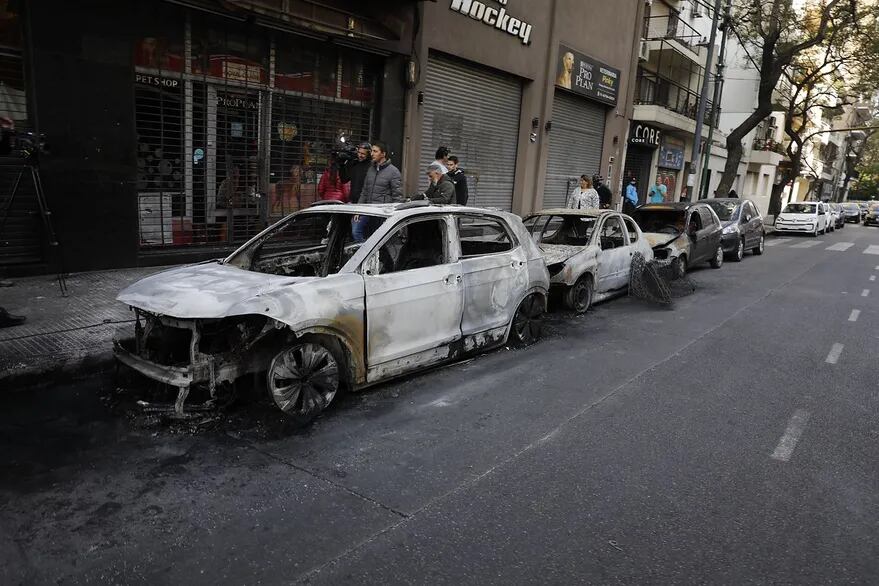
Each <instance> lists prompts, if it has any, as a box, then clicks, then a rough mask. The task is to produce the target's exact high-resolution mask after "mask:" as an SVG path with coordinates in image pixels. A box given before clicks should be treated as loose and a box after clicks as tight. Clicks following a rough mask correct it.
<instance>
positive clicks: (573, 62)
mask: <svg viewBox="0 0 879 586" xmlns="http://www.w3.org/2000/svg"><path fill="white" fill-rule="evenodd" d="M555 85H556V87H561V88H565V89H566V90H571V91H573V92H574V93H577V94H580V95H581V96H586V97H587V98H592V99H593V100H598V101H599V102H602V103H605V104H608V105H610V106H615V105H616V103H617V92H618V91H619V85H620V70H619V69H614V68H613V67H610V66H609V65H605V64H604V63H602V62H601V61H598V60H596V59H593V58H592V57H589V56H587V55H584V54H582V53H579V52H577V51H574V50H573V49H571V48H570V47H566V46H565V45H559V64H558V77H556V81H555Z"/></svg>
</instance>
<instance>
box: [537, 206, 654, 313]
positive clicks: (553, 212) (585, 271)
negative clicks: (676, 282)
mask: <svg viewBox="0 0 879 586" xmlns="http://www.w3.org/2000/svg"><path fill="white" fill-rule="evenodd" d="M524 223H525V227H526V228H527V229H528V231H529V232H531V235H532V237H533V238H534V241H535V242H536V243H537V244H538V245H539V246H540V250H541V252H543V257H544V258H545V259H546V264H547V268H548V269H549V275H550V277H551V282H552V285H553V286H556V287H563V288H564V290H565V304H566V305H567V306H568V307H569V308H571V309H573V310H575V311H578V312H583V311H586V310H587V309H589V306H590V305H591V304H592V303H593V302H595V301H602V300H603V299H606V298H608V297H610V296H612V295H614V294H616V293H620V292H623V291H625V290H626V289H627V287H628V286H629V276H630V274H631V269H632V256H633V255H634V253H636V252H639V253H641V254H642V255H643V256H644V258H645V259H646V260H648V261H649V260H652V259H653V249H652V248H651V247H650V243H648V242H647V239H646V238H644V236H643V235H642V234H641V229H640V228H638V225H637V224H636V223H635V221H634V220H633V219H632V218H630V217H629V216H627V215H625V214H620V213H618V212H614V211H611V210H587V209H583V210H571V209H563V208H560V209H547V210H542V211H539V212H537V213H535V214H532V215H530V216H528V217H526V218H525V220H524Z"/></svg>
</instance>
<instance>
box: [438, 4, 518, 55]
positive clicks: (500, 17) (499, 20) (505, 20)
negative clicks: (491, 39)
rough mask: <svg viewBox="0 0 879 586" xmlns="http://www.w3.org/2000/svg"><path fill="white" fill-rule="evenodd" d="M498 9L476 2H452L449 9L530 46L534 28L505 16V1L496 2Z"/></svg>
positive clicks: (507, 15)
mask: <svg viewBox="0 0 879 586" xmlns="http://www.w3.org/2000/svg"><path fill="white" fill-rule="evenodd" d="M498 4H500V5H501V7H500V8H493V7H491V6H487V5H486V4H485V3H484V2H478V1H477V0H452V4H451V6H449V8H450V9H452V10H454V11H455V12H460V13H461V14H464V15H466V16H469V17H470V18H472V19H473V20H479V21H482V22H483V23H485V24H487V25H488V26H490V27H493V28H496V29H498V30H501V31H504V32H505V33H508V34H511V35H513V36H514V37H518V38H519V39H520V40H521V41H522V44H523V45H530V44H531V31H532V30H533V28H534V27H532V26H531V25H530V24H528V23H526V22H525V21H523V20H519V19H518V18H513V17H512V16H510V15H509V14H507V0H498Z"/></svg>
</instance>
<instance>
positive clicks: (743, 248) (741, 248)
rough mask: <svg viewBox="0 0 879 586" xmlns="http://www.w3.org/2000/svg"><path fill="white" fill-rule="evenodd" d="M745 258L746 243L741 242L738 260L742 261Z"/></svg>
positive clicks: (737, 252) (737, 253)
mask: <svg viewBox="0 0 879 586" xmlns="http://www.w3.org/2000/svg"><path fill="white" fill-rule="evenodd" d="M744 256H745V243H744V241H742V240H739V248H738V249H737V250H736V258H737V259H738V260H742V258H743V257H744Z"/></svg>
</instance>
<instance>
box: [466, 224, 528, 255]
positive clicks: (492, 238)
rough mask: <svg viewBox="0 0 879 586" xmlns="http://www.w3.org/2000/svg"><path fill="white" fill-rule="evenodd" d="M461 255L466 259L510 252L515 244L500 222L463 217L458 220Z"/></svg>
mask: <svg viewBox="0 0 879 586" xmlns="http://www.w3.org/2000/svg"><path fill="white" fill-rule="evenodd" d="M458 237H459V239H460V242H461V254H462V255H463V256H465V257H474V256H485V255H489V254H498V253H501V252H509V251H510V250H512V249H513V247H514V243H513V239H512V238H511V236H510V234H509V232H508V231H507V228H506V227H505V226H504V225H503V224H502V223H501V222H499V221H497V220H493V219H488V218H479V217H475V216H463V217H460V218H458Z"/></svg>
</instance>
